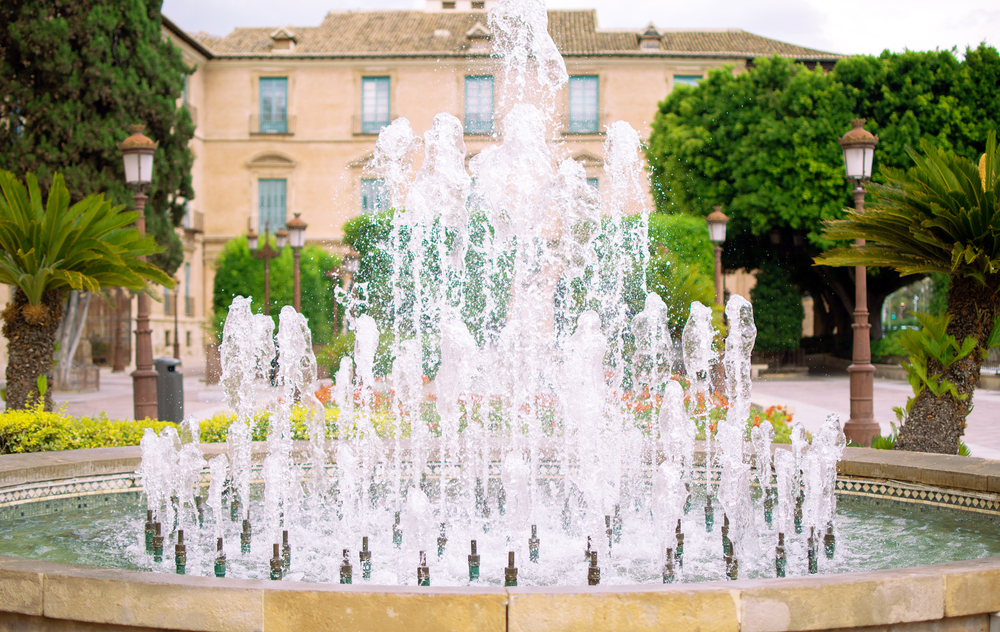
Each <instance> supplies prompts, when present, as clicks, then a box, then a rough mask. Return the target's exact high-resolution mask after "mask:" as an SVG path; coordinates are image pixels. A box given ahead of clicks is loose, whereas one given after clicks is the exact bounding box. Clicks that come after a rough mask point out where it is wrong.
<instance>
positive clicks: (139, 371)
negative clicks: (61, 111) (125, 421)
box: [118, 125, 158, 419]
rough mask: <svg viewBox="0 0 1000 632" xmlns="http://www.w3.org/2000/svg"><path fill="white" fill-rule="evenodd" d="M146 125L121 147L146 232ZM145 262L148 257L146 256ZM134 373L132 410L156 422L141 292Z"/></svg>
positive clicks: (138, 223)
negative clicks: (144, 191) (144, 131)
mask: <svg viewBox="0 0 1000 632" xmlns="http://www.w3.org/2000/svg"><path fill="white" fill-rule="evenodd" d="M143 129H145V126H144V125H130V126H129V128H128V131H129V132H131V136H129V137H128V138H126V139H125V140H123V141H122V142H121V143H119V145H118V150H119V151H120V152H122V160H123V161H124V163H125V182H126V183H127V184H128V185H129V186H131V187H133V188H134V189H135V193H134V194H133V195H132V201H133V202H134V203H135V210H136V212H137V213H138V214H139V217H137V218H136V220H135V227H136V228H138V229H139V232H140V233H142V234H145V233H146V199H147V198H146V195H145V194H144V193H143V192H142V191H143V188H144V187H146V186H148V185H149V184H150V183H151V182H152V181H153V153H154V152H155V151H156V147H157V145H158V143H156V142H154V141H153V140H151V139H150V138H148V137H146V136H145V135H143V133H142V130H143ZM143 259H145V257H143ZM135 324H136V327H135V371H133V372H132V407H133V414H134V416H135V418H136V419H146V418H147V417H148V418H150V419H156V415H157V411H156V408H157V405H156V375H157V374H156V370H155V369H154V368H153V338H152V334H153V332H152V330H151V329H150V328H149V297H148V296H146V294H145V293H143V292H140V293H139V296H138V305H137V309H136V315H135Z"/></svg>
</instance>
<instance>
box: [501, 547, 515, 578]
mask: <svg viewBox="0 0 1000 632" xmlns="http://www.w3.org/2000/svg"><path fill="white" fill-rule="evenodd" d="M503 585H504V586H517V567H516V566H514V552H513V551H508V552H507V568H505V569H503Z"/></svg>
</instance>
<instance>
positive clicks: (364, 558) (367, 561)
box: [358, 536, 372, 581]
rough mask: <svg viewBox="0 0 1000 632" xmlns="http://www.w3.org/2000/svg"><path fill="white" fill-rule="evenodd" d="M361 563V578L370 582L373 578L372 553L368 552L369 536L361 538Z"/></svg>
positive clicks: (359, 554) (359, 556) (359, 555)
mask: <svg viewBox="0 0 1000 632" xmlns="http://www.w3.org/2000/svg"><path fill="white" fill-rule="evenodd" d="M358 559H359V560H360V561H361V578H362V579H364V580H365V581H368V580H369V579H371V578H372V552H371V551H369V550H368V536H364V537H362V538H361V551H360V552H359V553H358Z"/></svg>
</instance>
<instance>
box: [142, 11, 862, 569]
mask: <svg viewBox="0 0 1000 632" xmlns="http://www.w3.org/2000/svg"><path fill="white" fill-rule="evenodd" d="M546 20H547V17H546V13H545V7H544V5H543V3H542V2H540V1H538V0H507V1H501V2H499V3H498V4H497V6H496V7H495V8H494V9H493V10H492V11H491V12H490V16H489V23H490V28H491V29H492V31H493V33H494V40H493V41H494V46H495V49H496V51H497V58H498V63H499V64H500V69H499V74H500V76H502V78H503V81H502V82H500V85H499V90H500V94H501V98H500V99H499V104H500V105H499V110H500V115H501V116H498V118H500V119H502V121H501V125H500V127H501V130H502V135H500V136H499V138H500V139H501V140H499V142H498V143H497V144H495V145H492V146H490V147H487V148H486V149H484V150H483V151H482V152H480V153H479V154H477V155H476V156H474V157H473V158H472V159H471V160H470V161H469V166H468V169H469V171H468V172H467V171H466V147H465V144H464V140H463V130H462V126H461V122H460V121H459V120H458V119H456V118H455V117H454V116H452V115H450V114H439V115H438V116H436V117H435V118H434V121H433V124H432V126H431V128H430V129H429V130H427V131H426V132H425V133H424V135H423V138H422V140H421V139H420V138H419V137H417V136H415V135H414V132H413V129H412V128H411V126H410V124H409V122H408V121H406V120H405V119H397V120H396V121H394V122H393V123H392V124H391V125H389V126H388V127H386V128H385V129H384V130H383V131H382V133H381V134H380V136H379V139H378V142H377V143H376V150H375V155H374V159H373V161H372V169H373V172H374V175H377V176H378V177H381V178H384V179H385V181H386V183H387V186H388V189H389V191H390V195H391V198H392V203H393V206H394V208H395V209H396V210H395V212H394V213H393V215H392V227H391V231H390V237H389V241H388V253H387V254H388V255H390V258H391V261H392V267H391V270H390V271H388V275H387V277H388V279H389V282H390V284H391V288H389V289H390V290H391V291H390V293H389V294H390V297H391V298H390V300H389V303H388V304H387V305H385V306H383V307H384V310H383V312H384V313H382V314H381V315H380V317H379V320H376V319H375V318H374V317H373V315H371V314H361V315H359V316H356V317H354V316H352V317H351V319H349V322H350V325H351V327H352V329H353V330H354V333H355V348H354V354H353V360H352V359H351V358H344V359H343V360H342V361H341V363H340V366H339V369H338V370H337V372H336V377H335V382H336V384H335V387H334V389H333V392H332V401H333V403H334V404H335V405H336V407H337V409H338V411H339V412H338V417H337V422H336V426H337V429H336V431H337V433H338V434H337V440H336V441H335V442H327V441H326V430H327V428H326V421H325V411H324V409H323V407H322V405H321V404H320V402H319V401H318V400H317V399H316V398H315V396H314V395H313V391H314V382H315V379H316V360H315V357H314V356H313V354H312V345H311V337H310V333H309V329H308V326H307V323H306V319H305V318H304V317H302V316H301V315H300V314H297V313H295V312H294V310H292V309H291V308H289V307H285V308H284V309H283V310H282V312H281V314H280V319H279V327H278V332H277V339H276V344H275V338H274V332H273V323H272V321H271V320H270V319H269V318H267V317H264V316H261V315H254V314H252V313H251V311H250V300H249V299H245V298H236V299H234V301H233V304H232V307H231V308H230V311H229V317H228V319H227V321H226V324H225V328H224V331H223V341H222V345H221V353H222V360H223V365H224V369H223V376H222V382H223V385H224V387H225V389H226V394H227V400H228V402H229V405H230V407H231V408H232V409H233V410H234V411H235V413H236V422H235V423H234V424H233V425H232V427H231V428H230V430H229V435H228V439H227V442H228V446H227V447H228V459H227V458H226V457H225V456H219V457H216V458H214V459H213V460H212V461H211V463H210V466H209V468H210V472H211V483H210V486H209V490H208V499H209V500H208V507H209V508H210V509H211V513H212V518H211V520H213V521H214V523H213V525H212V526H213V530H214V532H215V533H216V534H218V536H217V537H221V536H222V535H223V534H225V535H226V537H227V538H232V537H233V534H234V532H235V530H236V529H237V526H236V525H235V524H230V523H229V521H228V519H227V518H226V517H225V516H224V512H223V503H224V501H225V498H226V496H225V495H224V493H223V491H224V490H223V484H222V482H220V479H222V478H224V477H227V478H228V482H227V486H228V488H229V492H230V493H229V495H228V498H229V502H230V503H232V502H235V501H239V502H240V503H241V504H242V507H244V508H248V511H249V515H250V517H251V519H252V521H253V529H254V531H253V538H254V543H253V546H252V547H251V551H252V552H251V553H249V554H247V555H248V556H250V558H251V559H258V560H259V561H260V562H261V564H266V557H267V555H269V553H268V552H269V551H270V545H271V543H274V542H279V541H280V536H281V531H282V530H285V529H288V530H290V531H291V533H292V537H293V540H294V546H296V547H298V548H297V549H296V553H295V556H294V559H295V560H296V561H295V563H293V572H292V574H291V577H293V578H304V579H308V580H311V581H336V579H335V575H336V570H335V569H336V568H338V566H339V563H340V552H341V551H342V549H344V548H350V549H357V548H359V544H360V542H361V539H362V537H365V536H367V537H369V538H370V541H371V543H372V546H373V550H374V551H376V553H375V554H374V558H373V559H374V560H375V563H374V564H373V567H374V568H373V571H372V572H373V575H372V580H371V581H372V582H373V583H389V584H395V583H400V584H413V583H415V581H416V575H415V572H414V571H415V568H416V566H417V559H418V555H419V553H420V552H421V551H435V552H438V553H439V555H437V556H434V555H433V554H432V555H430V556H429V561H428V564H429V565H430V566H431V568H432V572H433V574H434V575H433V576H434V583H435V584H436V585H441V584H464V583H467V582H468V580H467V573H466V568H465V564H466V556H467V554H468V550H467V547H468V543H469V540H472V539H475V540H478V541H479V542H480V549H479V550H480V552H482V553H483V566H484V568H487V567H488V566H489V565H490V564H493V563H494V562H495V563H496V564H495V565H496V567H497V568H499V567H500V566H502V564H503V562H502V560H505V559H506V552H507V551H515V553H517V556H518V559H528V557H529V550H528V539H529V534H530V532H531V525H537V526H538V533H539V537H540V538H542V543H543V544H542V546H543V547H544V549H543V551H544V552H543V553H542V554H541V559H542V560H543V562H544V563H539V564H538V565H522V571H521V581H522V582H523V583H525V584H532V583H534V584H577V583H582V581H585V578H586V561H585V560H584V557H583V555H581V553H582V552H583V550H584V548H585V546H586V543H587V541H588V538H589V539H590V542H591V543H592V546H593V550H596V551H598V552H599V557H600V559H601V560H605V564H606V569H607V570H606V571H605V575H604V579H603V580H602V581H605V582H606V583H636V582H646V581H665V579H663V578H662V573H663V568H664V563H665V561H666V549H668V548H669V549H673V550H675V551H676V550H677V547H678V544H679V538H678V537H677V536H678V534H677V533H676V525H677V524H678V522H680V523H681V525H682V533H683V534H684V535H685V536H686V540H685V542H686V544H685V546H686V548H687V550H688V553H687V554H685V558H686V559H688V560H689V562H688V563H686V565H685V566H684V567H683V568H678V569H677V575H678V577H679V578H680V579H682V580H701V579H706V578H718V577H719V576H720V574H721V573H722V570H721V568H722V567H721V561H720V560H719V559H718V558H719V557H720V556H719V555H718V554H717V553H718V550H719V549H720V547H719V546H718V545H717V543H716V542H715V539H714V538H717V537H718V535H714V534H718V532H719V528H720V526H719V525H720V524H721V523H722V522H723V521H722V520H721V519H720V520H717V521H716V523H717V524H715V526H714V527H711V528H710V529H709V531H711V533H706V528H705V525H704V524H701V525H700V526H699V522H700V519H699V518H698V517H697V514H696V513H695V514H691V513H689V512H690V507H691V504H692V500H693V499H694V498H695V497H703V493H704V494H709V495H712V496H713V497H714V498H713V501H714V502H715V503H716V504H717V506H718V507H719V508H720V511H722V512H724V514H725V516H726V517H727V518H728V520H729V524H730V526H729V538H730V540H731V542H732V545H733V551H734V553H733V555H734V556H735V557H737V558H738V559H739V561H740V572H741V574H742V575H743V576H766V575H767V573H768V569H769V568H771V561H770V559H769V558H768V556H767V555H764V554H762V553H761V552H762V551H767V550H773V547H774V542H775V541H776V539H777V533H778V531H782V532H783V533H786V534H788V535H789V536H790V534H791V528H792V523H793V507H794V505H795V501H796V497H797V496H798V490H799V489H800V487H802V488H803V489H804V491H805V495H806V501H805V505H804V506H805V522H806V523H807V525H808V526H815V527H821V528H826V526H827V525H828V524H830V523H831V522H832V520H833V516H834V510H835V498H834V482H835V479H836V462H837V460H838V459H839V458H840V455H841V453H842V451H843V435H842V432H841V431H840V426H839V421H837V420H829V421H828V422H827V423H826V424H825V425H824V427H823V430H822V431H821V432H820V433H819V434H818V435H817V437H816V439H815V440H814V442H813V444H812V446H811V447H810V445H809V443H808V442H807V440H806V436H805V433H804V430H803V429H802V428H801V426H797V427H796V428H795V430H794V431H793V435H792V441H793V446H792V448H793V449H792V451H791V452H788V451H785V450H778V451H777V453H776V455H775V457H774V469H775V470H776V472H777V481H776V485H775V489H776V496H777V520H776V521H775V524H774V525H773V526H768V525H767V524H765V520H764V517H763V512H764V509H763V502H762V501H761V500H760V499H761V491H760V490H764V492H765V493H770V492H769V490H770V488H771V486H772V483H771V471H772V463H771V461H772V458H771V451H770V450H771V445H770V443H771V440H772V439H773V436H774V434H773V430H771V431H770V432H768V430H770V429H769V428H766V429H762V428H753V429H752V430H751V431H748V429H747V428H748V426H747V420H748V418H749V415H750V407H751V404H750V396H751V388H752V385H751V383H750V353H751V351H752V349H753V345H754V341H755V337H756V328H755V326H754V323H753V310H752V308H751V306H750V304H749V303H748V302H747V301H745V300H744V299H742V298H740V297H738V296H734V297H733V298H732V299H731V300H730V302H729V304H728V306H727V307H726V315H727V318H728V322H729V334H728V337H727V339H726V341H725V345H724V353H723V354H721V355H722V358H723V359H722V363H721V366H719V355H720V354H719V353H718V351H719V350H718V348H717V342H716V341H717V338H718V334H717V332H716V330H715V329H714V327H713V325H712V312H711V309H709V308H708V307H706V306H704V305H701V304H700V303H694V304H692V306H691V312H690V317H689V319H688V321H687V324H686V325H685V327H684V329H683V333H682V335H681V337H680V349H679V355H680V358H676V357H675V355H677V352H676V350H675V348H674V344H673V340H672V337H671V332H670V330H669V326H668V320H667V315H666V314H667V308H666V305H665V304H664V302H663V300H662V299H661V297H659V296H657V295H656V294H652V293H647V292H646V281H645V270H646V267H647V264H648V244H647V239H648V235H647V233H648V229H647V226H648V222H647V210H646V208H645V207H646V198H647V194H646V189H647V188H648V186H647V183H646V180H645V177H644V170H643V162H642V159H641V157H640V153H639V148H640V141H639V136H638V134H637V133H636V131H635V130H633V129H632V128H631V127H629V126H628V124H626V123H624V122H615V123H612V124H610V125H608V126H607V127H606V128H605V133H606V142H605V167H604V169H605V175H606V181H607V186H606V192H605V195H604V196H603V197H602V196H600V195H599V194H598V193H597V191H596V190H595V189H593V188H592V187H591V186H590V185H588V183H587V180H586V172H585V170H584V168H583V166H582V165H581V164H579V163H578V162H576V161H575V160H573V159H572V158H571V157H569V156H567V155H562V154H561V153H560V152H565V148H564V146H563V145H561V144H559V143H553V142H552V140H553V138H555V137H557V136H558V135H559V133H560V131H561V130H559V129H558V117H556V116H555V113H554V112H555V110H554V104H555V102H556V101H557V100H558V97H559V91H560V90H561V89H562V88H563V87H564V86H565V84H566V82H567V73H566V68H565V64H564V63H563V60H562V58H561V57H560V56H559V54H558V52H557V50H556V47H555V45H554V44H553V42H552V40H551V38H550V37H549V36H548V32H547V29H546ZM415 159H419V161H420V165H421V166H420V168H419V171H417V173H416V174H415V175H413V174H412V168H411V165H412V164H413V162H414V160H415ZM470 172H471V173H470ZM636 296H638V297H644V303H643V304H637V301H639V300H643V299H642V298H640V299H636V298H635V297H636ZM390 328H391V335H388V336H384V334H387V333H390V332H389V329H390ZM383 338H384V339H385V340H384V344H387V345H388V349H387V350H385V349H384V350H382V351H380V350H379V349H380V346H379V345H380V340H382V339H383ZM380 354H384V355H385V357H387V358H388V362H382V360H380V359H379V358H380V357H381V356H380ZM275 360H276V362H277V372H276V374H275V375H274V376H273V379H274V380H275V382H276V383H277V385H278V388H279V390H280V397H278V398H277V399H276V400H275V401H274V402H272V404H271V405H270V406H269V408H268V410H269V412H270V422H269V424H270V425H269V430H270V432H269V435H268V438H267V445H266V456H264V457H263V459H262V460H258V462H257V464H256V466H255V465H254V460H253V458H252V456H253V455H252V446H251V441H250V437H251V432H250V428H251V423H252V420H253V414H254V403H255V397H256V395H255V388H256V384H257V383H259V382H260V381H261V380H271V379H272V363H273V362H274V361H275ZM387 363H388V364H391V368H390V369H389V370H388V371H387V374H385V375H383V374H382V372H383V371H382V370H381V369H380V368H379V367H380V366H384V365H385V364H387ZM675 366H683V368H684V374H685V377H684V378H683V379H684V380H685V381H687V382H688V383H689V387H688V390H687V391H685V387H684V386H682V384H681V382H680V381H679V379H678V378H677V377H676V376H675V375H674V374H673V369H674V367H675ZM718 369H722V370H721V371H719V370H718ZM716 373H718V375H716ZM722 376H724V377H722ZM723 396H724V397H723ZM697 397H703V398H708V400H710V401H717V400H723V399H725V400H727V401H728V409H726V410H724V411H723V412H722V415H721V417H716V418H715V419H716V421H717V423H718V427H717V429H716V428H715V422H713V423H712V426H711V428H710V426H709V423H708V422H709V418H708V415H709V413H708V412H706V411H703V410H701V411H698V410H696V405H695V404H694V403H693V402H694V400H695V399H696V398H697ZM293 405H298V406H301V409H299V408H294V409H293ZM296 414H301V415H304V419H305V425H306V427H307V429H308V433H309V437H310V439H309V442H308V445H307V446H306V447H305V448H297V447H296V446H295V445H294V444H293V442H292V440H291V437H292V420H293V415H296ZM168 430H169V429H168ZM713 432H715V439H716V441H715V443H714V444H712V443H709V444H708V445H709V447H708V448H707V452H705V453H703V452H700V451H698V450H697V449H696V437H698V435H699V433H703V434H704V435H705V436H706V437H709V438H710V437H711V436H712V433H713ZM837 437H840V439H838V438H837ZM184 449H185V448H182V447H180V444H179V442H178V441H177V439H176V436H175V435H172V434H170V432H169V431H164V433H162V434H161V436H160V437H157V436H156V435H154V434H152V433H149V434H147V435H146V436H144V437H143V440H142V451H143V463H142V467H141V468H140V474H141V476H142V478H143V484H144V487H145V489H146V494H147V499H148V506H149V508H150V509H153V510H154V511H155V512H156V515H157V516H161V514H163V507H164V506H167V505H168V504H169V499H170V497H171V496H172V495H179V496H182V497H183V498H182V499H181V501H180V505H181V506H183V505H184V502H185V501H184V500H183V499H184V498H188V497H189V495H190V494H193V491H192V490H193V489H194V482H193V481H192V480H189V477H188V478H183V477H179V476H174V475H171V474H170V472H172V471H175V470H176V471H181V470H184V471H188V472H189V471H191V470H190V467H188V468H187V469H186V470H185V468H184V467H177V464H178V463H179V462H180V460H181V456H180V455H181V453H182V452H183V450H184ZM257 468H259V469H257ZM803 471H804V474H803ZM706 473H707V475H706ZM712 474H716V475H717V478H716V477H714V476H713V475H712ZM255 477H259V480H260V481H262V482H263V485H262V491H261V486H260V485H259V484H258V482H257V479H255ZM182 478H183V480H182ZM716 485H717V488H718V489H717V494H716V490H715V487H716ZM182 488H183V489H182ZM701 490H704V492H702V491H701ZM755 499H756V501H757V502H755ZM185 516H186V514H184V513H183V512H178V517H177V519H176V521H177V522H178V524H183V523H184V521H185V520H189V519H190V518H187V517H185ZM243 517H244V516H243V515H242V514H241V516H240V519H241V520H242V518H243ZM720 518H721V516H720ZM653 543H655V545H654V544H653ZM397 549H398V550H397ZM254 556H256V557H254ZM246 568H247V569H251V568H253V564H249V563H248V564H247V565H246ZM247 572H250V571H247ZM355 576H357V574H356V575H355ZM480 581H487V580H486V579H485V578H484V579H483V580H480ZM497 581H499V580H497Z"/></svg>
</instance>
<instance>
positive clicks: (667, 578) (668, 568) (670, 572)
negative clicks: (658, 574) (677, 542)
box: [663, 549, 676, 584]
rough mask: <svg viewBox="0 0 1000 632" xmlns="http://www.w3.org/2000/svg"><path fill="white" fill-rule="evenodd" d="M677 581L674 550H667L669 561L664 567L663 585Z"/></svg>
mask: <svg viewBox="0 0 1000 632" xmlns="http://www.w3.org/2000/svg"><path fill="white" fill-rule="evenodd" d="M675 580H676V577H675V576H674V550H673V549H667V561H666V563H665V564H664V565H663V583H664V584H672V583H674V581H675Z"/></svg>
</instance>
